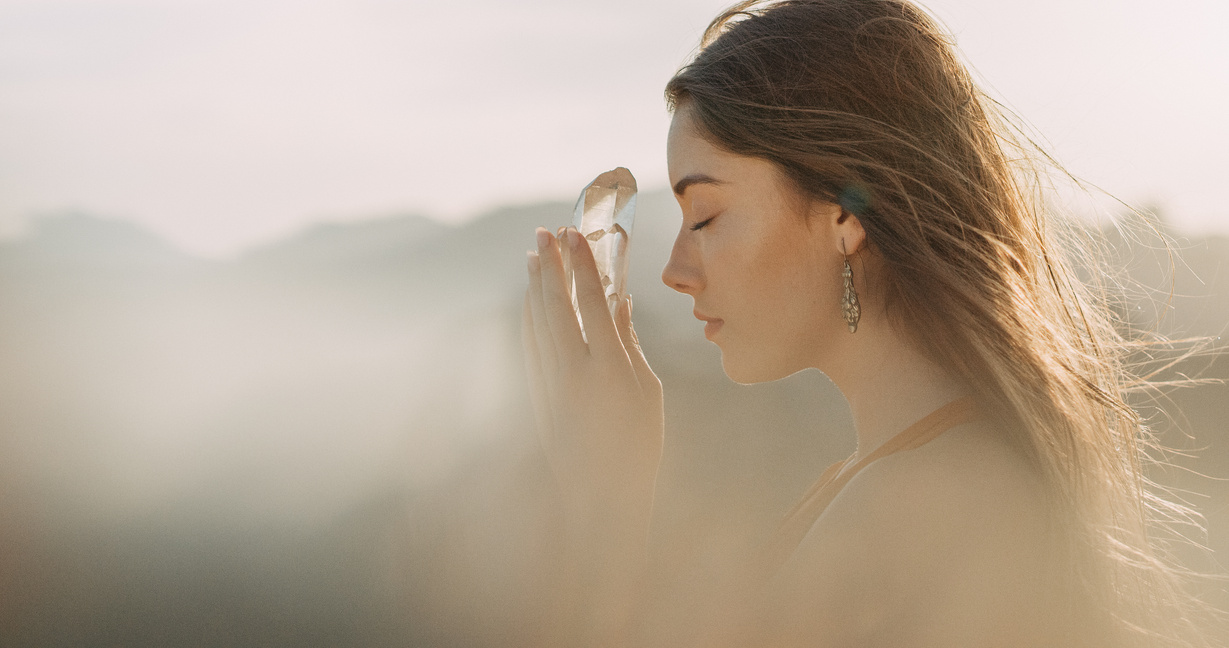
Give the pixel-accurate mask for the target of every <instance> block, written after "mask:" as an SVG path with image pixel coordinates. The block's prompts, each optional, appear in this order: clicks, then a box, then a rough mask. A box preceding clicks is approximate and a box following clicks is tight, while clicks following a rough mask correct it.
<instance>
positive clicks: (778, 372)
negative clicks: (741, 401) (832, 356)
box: [721, 349, 806, 385]
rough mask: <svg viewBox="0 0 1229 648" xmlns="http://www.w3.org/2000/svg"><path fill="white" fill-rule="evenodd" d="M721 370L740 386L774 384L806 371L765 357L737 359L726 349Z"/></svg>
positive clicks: (722, 357) (722, 353)
mask: <svg viewBox="0 0 1229 648" xmlns="http://www.w3.org/2000/svg"><path fill="white" fill-rule="evenodd" d="M721 368H722V369H724V370H725V375H726V377H728V378H729V379H730V380H733V381H734V382H736V383H738V384H740V385H754V384H756V383H765V382H772V381H774V380H780V379H782V378H785V377H787V376H792V375H794V374H796V373H798V372H799V371H802V370H803V369H806V367H800V366H795V364H794V363H789V364H786V363H779V362H771V361H768V359H767V358H763V357H759V358H747V357H737V356H736V355H734V354H730V353H726V352H725V350H724V349H723V350H722V352H721Z"/></svg>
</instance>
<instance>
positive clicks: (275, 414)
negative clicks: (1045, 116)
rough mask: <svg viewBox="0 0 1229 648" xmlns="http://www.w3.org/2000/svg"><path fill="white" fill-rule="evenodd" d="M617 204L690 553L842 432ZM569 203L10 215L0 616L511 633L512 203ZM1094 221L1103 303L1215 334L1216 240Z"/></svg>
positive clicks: (292, 637) (2, 388) (274, 638)
mask: <svg viewBox="0 0 1229 648" xmlns="http://www.w3.org/2000/svg"><path fill="white" fill-rule="evenodd" d="M638 211H639V213H638V218H637V224H636V231H635V233H634V242H633V246H632V261H631V275H630V277H629V291H630V292H631V293H632V294H633V295H634V297H635V300H634V303H635V319H636V322H637V331H638V332H639V334H640V337H641V339H642V341H643V343H644V347H645V351H646V354H647V355H648V357H649V359H650V361H651V362H652V363H653V365H654V368H655V369H656V370H657V372H658V374H659V375H660V376H661V378H662V380H663V383H664V384H665V386H666V390H667V391H666V394H667V430H668V440H667V449H666V460H665V461H666V463H665V464H664V465H663V470H662V476H661V482H662V484H661V486H662V494H661V499H660V501H659V508H658V511H657V515H658V522H659V524H658V528H657V533H658V536H657V537H656V538H655V539H654V542H655V544H656V545H657V552H658V554H659V555H660V560H661V564H662V570H663V573H666V575H668V576H671V577H674V578H684V579H690V580H691V581H692V582H693V583H695V582H697V581H698V580H702V579H704V578H706V577H709V576H710V575H711V571H712V570H711V569H709V568H708V567H709V566H711V565H712V564H717V563H720V562H722V561H726V560H729V559H730V558H731V557H734V556H737V555H739V554H740V552H742V551H745V549H746V548H747V547H748V546H750V545H751V544H752V543H754V542H755V541H757V540H758V539H759V537H760V536H761V535H762V534H763V532H764V530H765V529H769V528H771V525H772V523H773V522H774V521H775V520H776V519H777V518H778V517H779V516H780V515H781V514H782V513H783V512H784V511H785V510H786V509H787V508H788V507H789V506H790V505H791V504H792V503H793V499H794V498H795V497H797V495H798V494H799V493H800V492H801V491H802V490H803V489H805V487H806V486H807V485H809V483H810V481H811V480H812V479H814V477H815V475H816V474H817V473H818V471H819V470H820V469H821V468H822V467H824V466H826V465H827V464H828V463H830V462H832V461H834V460H836V459H838V458H840V457H843V456H844V455H846V454H847V453H848V452H849V451H850V450H851V449H852V446H853V437H852V431H851V429H850V420H849V414H848V410H847V408H846V406H845V405H844V403H843V401H842V400H841V398H840V395H839V394H838V393H837V392H836V390H835V389H834V388H833V387H832V385H831V384H830V383H828V381H827V380H826V379H825V378H823V377H822V376H820V375H818V374H817V373H814V372H808V373H804V374H800V375H797V376H794V377H791V378H790V379H787V380H783V381H778V382H776V383H773V384H768V385H756V386H750V387H747V386H737V385H734V384H732V383H730V382H729V381H728V379H726V378H725V376H724V374H723V373H722V371H721V365H720V355H719V353H718V351H717V349H716V348H715V347H714V346H712V345H710V344H708V343H707V342H705V341H704V339H703V336H702V335H701V334H700V330H701V326H700V323H699V322H696V321H695V320H694V319H693V318H692V317H691V314H690V313H691V300H690V298H688V297H686V296H683V295H679V294H677V293H674V292H673V291H672V290H670V289H668V288H666V287H665V286H664V285H663V284H662V283H661V281H660V279H659V273H660V270H661V267H662V265H663V264H664V263H665V260H666V258H667V257H668V254H669V250H670V247H671V244H672V241H673V237H674V235H675V232H676V229H677V227H678V226H679V224H680V216H679V213H678V208H677V206H676V205H675V204H674V200H673V198H672V197H671V196H670V194H669V193H668V192H659V193H646V194H642V196H641V197H640V205H639V210H638ZM570 214H571V205H570V204H565V203H545V204H536V205H523V206H517V207H508V208H503V209H498V210H495V211H492V212H490V213H488V214H485V215H483V216H481V217H479V218H476V219H474V220H473V221H471V222H468V223H466V224H465V225H462V226H455V227H452V226H444V225H441V224H439V223H437V222H435V221H432V220H430V219H427V218H424V217H421V216H414V215H405V216H397V217H388V218H384V219H380V220H376V221H369V222H362V223H354V224H344V225H343V224H328V225H320V226H317V227H314V228H312V229H309V230H307V231H304V232H302V233H300V234H299V235H297V236H294V237H291V238H289V239H287V240H285V241H282V242H279V243H277V244H274V245H270V246H267V247H264V248H261V249H257V250H253V251H251V252H249V253H247V254H244V255H242V256H240V257H238V258H236V259H234V260H231V261H226V262H216V261H203V260H199V259H195V258H192V257H189V256H186V255H184V254H182V253H180V252H178V251H176V250H175V249H174V248H172V247H170V246H168V245H166V244H165V243H164V242H162V241H160V240H159V239H157V238H156V237H154V236H152V235H150V234H148V233H146V232H144V231H142V230H140V229H138V228H136V227H134V226H132V225H128V224H125V223H122V222H118V221H108V220H103V219H98V218H93V217H90V216H88V215H83V214H63V215H59V216H55V217H48V218H44V219H42V220H39V221H37V222H36V224H35V227H34V228H33V230H32V231H31V233H30V234H29V235H28V236H27V237H26V238H24V239H22V240H17V241H9V242H4V243H2V244H0V304H2V307H0V486H2V490H0V511H3V515H4V520H5V523H4V525H3V531H0V552H2V553H0V555H2V556H3V558H0V561H2V562H0V644H4V645H125V646H145V645H149V646H168V645H181V644H191V645H198V646H205V645H209V646H212V645H217V646H246V645H252V646H274V645H286V646H291V645H293V646H310V645H322V646H324V645H327V646H343V645H363V646H371V645H465V646H474V645H500V646H508V645H533V644H534V621H535V617H534V615H535V609H534V607H533V601H532V597H531V596H527V595H526V591H532V587H533V585H534V583H535V582H538V581H540V572H541V571H542V565H546V564H549V561H550V554H551V547H552V545H551V537H550V533H549V530H550V528H551V527H550V524H551V515H552V513H551V511H552V503H551V498H552V495H551V486H550V482H549V478H548V476H547V475H546V472H545V470H544V467H543V466H542V465H541V462H540V459H539V458H538V457H537V454H536V452H535V443H536V441H535V439H534V438H533V433H532V427H531V425H532V417H531V414H530V412H529V409H528V403H527V398H526V395H525V393H524V381H523V378H522V376H523V373H522V366H521V355H520V343H519V327H520V307H521V299H522V296H523V291H524V286H525V274H524V263H525V250H527V249H529V248H530V247H531V246H532V239H533V228H534V227H535V226H537V225H545V226H547V227H549V228H551V229H554V228H555V227H558V226H560V225H564V224H567V223H568V222H569V220H570ZM1127 229H1130V228H1127ZM1141 238H1144V239H1145V240H1146V239H1147V237H1146V236H1143V237H1141ZM1109 239H1110V241H1111V243H1112V244H1113V246H1114V250H1115V253H1116V257H1117V258H1118V261H1119V263H1120V264H1121V265H1122V267H1123V269H1124V272H1128V273H1129V274H1130V275H1131V276H1132V277H1135V278H1136V279H1138V280H1139V283H1140V285H1142V286H1144V287H1146V290H1143V291H1142V292H1139V293H1138V294H1134V295H1130V296H1128V298H1126V299H1124V301H1123V303H1122V308H1124V309H1126V311H1125V312H1126V313H1127V314H1128V315H1129V317H1130V319H1131V320H1132V322H1133V323H1134V324H1135V325H1136V326H1137V327H1141V328H1144V329H1148V328H1152V327H1156V328H1158V330H1161V331H1162V332H1165V333H1168V334H1179V335H1220V334H1222V333H1223V332H1224V330H1225V328H1226V326H1227V325H1229V275H1227V273H1229V240H1227V239H1225V238H1197V239H1191V240H1185V241H1182V242H1181V249H1180V250H1178V255H1179V258H1180V260H1181V261H1180V263H1179V264H1178V265H1177V266H1176V268H1175V269H1173V270H1171V269H1170V263H1169V256H1168V254H1167V253H1166V252H1165V250H1163V249H1161V248H1159V246H1150V245H1149V244H1147V243H1146V242H1141V241H1130V240H1129V239H1127V238H1123V237H1122V236H1121V235H1120V234H1118V233H1117V232H1112V233H1110V234H1109ZM1171 279H1172V281H1173V290H1172V293H1173V298H1172V300H1171V306H1170V307H1163V306H1162V307H1157V306H1153V305H1152V304H1156V303H1160V304H1164V303H1165V301H1166V299H1167V296H1168V295H1169V293H1170V280H1171ZM1158 293H1159V294H1160V296H1161V298H1160V299H1159V300H1158V299H1157V294H1158ZM1225 364H1226V363H1221V364H1210V363H1209V362H1208V361H1207V360H1206V359H1196V360H1192V361H1191V362H1188V363H1186V364H1184V365H1182V366H1181V367H1179V371H1185V372H1189V373H1199V372H1201V373H1202V375H1205V376H1219V377H1221V378H1226V377H1229V368H1227V367H1226V366H1225ZM1172 398H1173V404H1172V405H1170V406H1167V407H1166V410H1167V411H1169V412H1171V413H1173V412H1180V413H1181V415H1182V416H1183V417H1184V418H1182V417H1178V418H1179V421H1178V423H1179V425H1178V426H1175V427H1172V429H1171V428H1170V427H1166V426H1165V424H1164V423H1163V422H1160V421H1158V425H1159V426H1160V427H1161V428H1162V432H1164V434H1165V438H1166V440H1167V441H1169V442H1170V443H1171V444H1172V445H1176V446H1179V447H1181V448H1184V449H1188V450H1191V449H1198V450H1199V452H1198V455H1197V456H1196V457H1195V458H1193V459H1191V458H1183V457H1175V458H1174V463H1175V464H1177V465H1178V466H1179V467H1180V468H1183V469H1185V470H1172V471H1168V472H1164V471H1163V472H1161V473H1160V474H1159V475H1158V478H1159V479H1160V480H1161V481H1162V482H1164V483H1167V484H1170V485H1172V486H1174V487H1176V488H1180V489H1187V490H1193V491H1196V492H1198V493H1202V494H1203V496H1202V497H1200V498H1198V499H1193V501H1192V503H1193V504H1195V505H1196V506H1197V507H1198V508H1199V509H1200V510H1201V511H1202V512H1203V513H1204V514H1205V515H1206V516H1207V520H1208V528H1209V534H1210V537H1209V543H1210V545H1211V546H1212V548H1213V549H1216V550H1217V553H1219V554H1220V555H1222V556H1223V555H1224V554H1225V553H1226V552H1229V488H1227V487H1226V485H1225V484H1226V483H1225V482H1223V481H1214V480H1211V479H1206V478H1200V477H1198V476H1195V475H1193V474H1191V472H1189V471H1193V472H1196V473H1202V474H1205V475H1214V476H1221V477H1229V433H1227V431H1226V429H1225V426H1226V423H1225V422H1226V421H1229V390H1227V388H1226V387H1225V386H1223V385H1208V386H1201V387H1197V388H1188V389H1183V390H1178V391H1176V392H1175V393H1174V394H1173V396H1172ZM1184 433H1185V434H1189V437H1188V436H1184ZM1184 556H1185V557H1187V558H1188V559H1189V561H1190V562H1192V563H1193V566H1195V567H1196V568H1200V569H1205V570H1221V568H1219V567H1216V566H1215V565H1214V564H1212V563H1210V562H1208V559H1207V558H1206V557H1203V556H1201V555H1199V554H1197V553H1191V554H1184ZM1200 561H1202V562H1200ZM667 572H668V573H667ZM535 579H536V580H535ZM526 588H528V590H527V589H526ZM1222 589H1223V588H1222ZM1209 596H1211V597H1212V598H1214V599H1215V598H1216V597H1217V596H1220V597H1222V598H1220V599H1217V600H1219V601H1221V602H1222V603H1223V602H1224V601H1225V600H1226V598H1225V597H1224V593H1223V591H1221V592H1219V593H1217V592H1213V593H1212V594H1210V595H1209ZM668 603H669V604H668V606H666V607H669V608H670V609H671V610H673V613H677V614H685V613H686V608H687V602H686V601H685V600H670V601H669V602H668Z"/></svg>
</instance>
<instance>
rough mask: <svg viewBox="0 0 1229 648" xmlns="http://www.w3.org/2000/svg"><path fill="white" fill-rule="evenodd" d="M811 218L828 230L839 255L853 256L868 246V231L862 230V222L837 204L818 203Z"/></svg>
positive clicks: (834, 248)
mask: <svg viewBox="0 0 1229 648" xmlns="http://www.w3.org/2000/svg"><path fill="white" fill-rule="evenodd" d="M811 218H813V219H815V222H816V223H818V224H819V225H820V226H821V227H822V228H824V229H825V230H827V232H828V233H829V236H830V237H831V239H830V240H831V244H832V246H833V251H835V252H836V253H837V254H840V255H842V256H853V255H854V254H856V253H857V252H858V251H859V250H861V249H862V247H863V246H864V245H866V230H864V229H862V222H861V221H859V220H858V217H857V216H854V215H853V213H852V212H849V211H846V210H845V209H843V208H842V207H841V206H840V205H838V204H836V203H830V202H826V201H816V202H815V204H814V205H812V207H811Z"/></svg>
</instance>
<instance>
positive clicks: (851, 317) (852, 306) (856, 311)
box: [841, 239, 862, 333]
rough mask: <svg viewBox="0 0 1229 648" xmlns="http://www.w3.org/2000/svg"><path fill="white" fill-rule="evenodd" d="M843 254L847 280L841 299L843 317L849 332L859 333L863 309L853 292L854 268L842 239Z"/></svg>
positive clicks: (843, 271)
mask: <svg viewBox="0 0 1229 648" xmlns="http://www.w3.org/2000/svg"><path fill="white" fill-rule="evenodd" d="M841 254H843V255H845V267H844V268H843V269H842V270H841V276H843V277H844V278H845V295H844V296H843V297H841V315H842V316H843V317H844V318H845V323H846V324H848V325H849V332H850V333H856V332H857V331H858V320H859V319H861V318H862V307H860V306H858V293H856V292H854V290H853V268H851V267H849V254H847V253H846V252H845V239H841Z"/></svg>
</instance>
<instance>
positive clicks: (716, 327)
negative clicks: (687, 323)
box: [691, 311, 725, 340]
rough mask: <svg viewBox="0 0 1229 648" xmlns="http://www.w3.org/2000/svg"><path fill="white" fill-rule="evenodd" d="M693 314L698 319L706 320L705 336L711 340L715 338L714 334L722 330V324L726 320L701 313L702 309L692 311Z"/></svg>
mask: <svg viewBox="0 0 1229 648" xmlns="http://www.w3.org/2000/svg"><path fill="white" fill-rule="evenodd" d="M691 314H692V315H695V316H696V319H698V320H702V321H703V322H705V324H704V337H706V338H708V339H709V340H711V339H713V336H714V335H716V334H717V331H720V330H721V325H722V324H724V323H725V320H722V319H721V318H719V317H708V316H707V315H703V314H701V313H700V311H692V313H691Z"/></svg>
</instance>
